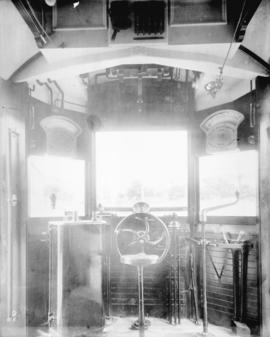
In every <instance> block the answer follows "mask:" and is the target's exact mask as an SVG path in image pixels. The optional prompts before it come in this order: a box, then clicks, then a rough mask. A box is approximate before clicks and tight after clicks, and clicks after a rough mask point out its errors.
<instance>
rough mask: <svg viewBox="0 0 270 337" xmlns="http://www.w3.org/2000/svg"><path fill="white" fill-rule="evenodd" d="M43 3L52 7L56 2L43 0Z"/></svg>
mask: <svg viewBox="0 0 270 337" xmlns="http://www.w3.org/2000/svg"><path fill="white" fill-rule="evenodd" d="M45 3H46V4H47V5H48V6H50V7H53V6H54V5H55V4H56V0H45Z"/></svg>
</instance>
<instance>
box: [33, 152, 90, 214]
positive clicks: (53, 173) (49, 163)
mask: <svg viewBox="0 0 270 337" xmlns="http://www.w3.org/2000/svg"><path fill="white" fill-rule="evenodd" d="M28 177H29V199H28V200H29V216H30V217H58V216H60V217H63V216H64V213H65V211H76V212H78V215H80V216H83V215H85V163H84V161H83V160H75V159H70V158H63V157H56V156H30V157H29V158H28Z"/></svg>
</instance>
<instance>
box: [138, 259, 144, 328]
mask: <svg viewBox="0 0 270 337" xmlns="http://www.w3.org/2000/svg"><path fill="white" fill-rule="evenodd" d="M138 289H139V327H140V328H143V327H144V326H145V322H144V321H145V319H144V296H143V267H142V266H139V267H138Z"/></svg>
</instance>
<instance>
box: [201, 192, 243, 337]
mask: <svg viewBox="0 0 270 337" xmlns="http://www.w3.org/2000/svg"><path fill="white" fill-rule="evenodd" d="M235 197H236V199H235V200H234V201H232V202H229V203H226V204H223V205H218V206H214V207H208V208H204V209H202V211H201V213H200V223H201V226H202V228H201V231H202V240H201V241H200V245H201V246H202V263H203V265H202V273H203V332H201V333H199V334H197V335H196V336H198V337H199V336H204V337H207V336H213V334H210V333H209V332H208V317H207V289H206V282H207V280H206V246H207V245H208V242H207V241H206V238H205V225H206V223H207V214H208V213H209V212H212V211H215V210H218V209H221V208H224V207H228V206H232V205H235V204H236V203H238V201H239V192H238V191H236V192H235Z"/></svg>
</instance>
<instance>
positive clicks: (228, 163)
mask: <svg viewBox="0 0 270 337" xmlns="http://www.w3.org/2000/svg"><path fill="white" fill-rule="evenodd" d="M199 165H200V208H201V209H203V208H205V207H210V206H215V205H219V204H224V203H227V202H230V201H232V200H233V199H234V194H235V191H239V192H240V200H239V202H238V203H237V204H236V205H233V206H231V207H227V208H223V209H220V210H217V211H214V212H212V213H211V215H218V216H256V214H257V181H258V155H257V151H255V150H251V151H243V152H228V153H223V154H216V155H212V156H206V157H201V158H200V163H199ZM209 215H210V214H209Z"/></svg>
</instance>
